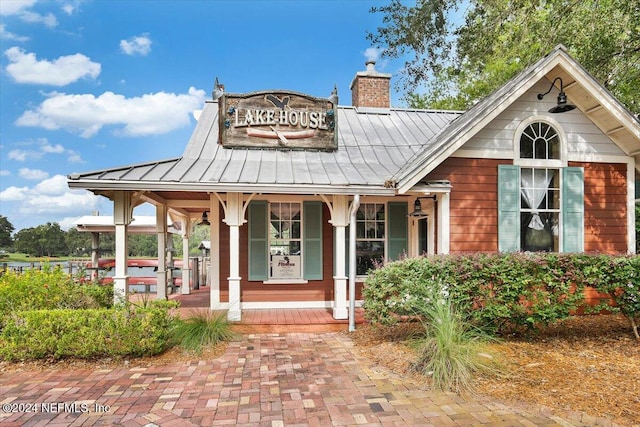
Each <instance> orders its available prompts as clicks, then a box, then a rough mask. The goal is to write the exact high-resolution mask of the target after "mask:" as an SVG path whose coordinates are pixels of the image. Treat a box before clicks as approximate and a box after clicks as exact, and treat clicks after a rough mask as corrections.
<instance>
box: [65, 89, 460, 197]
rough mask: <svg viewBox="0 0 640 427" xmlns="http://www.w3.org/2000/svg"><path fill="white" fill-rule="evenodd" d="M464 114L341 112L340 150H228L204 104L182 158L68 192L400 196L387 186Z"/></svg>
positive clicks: (94, 175)
mask: <svg viewBox="0 0 640 427" xmlns="http://www.w3.org/2000/svg"><path fill="white" fill-rule="evenodd" d="M460 114H461V112H455V111H447V112H440V111H427V110H410V109H386V110H381V109H377V110H376V109H367V110H358V109H357V108H354V107H342V106H341V107H338V126H337V129H338V149H337V150H335V151H304V150H282V149H278V150H274V149H268V148H265V149H256V148H224V147H223V146H221V145H220V144H219V143H218V104H217V103H216V102H214V101H207V102H206V104H205V107H204V110H203V111H202V113H201V115H200V117H199V119H198V124H197V126H196V128H195V130H194V132H193V134H192V136H191V139H190V140H189V143H188V145H187V147H186V149H185V151H184V153H183V155H182V157H180V158H177V159H168V160H162V161H157V162H150V163H144V164H137V165H129V166H123V167H118V168H112V169H106V170H99V171H93V172H86V173H81V174H74V175H71V176H70V177H69V185H70V186H71V187H76V188H78V187H79V188H86V189H90V190H94V191H95V190H99V191H101V192H103V194H106V193H104V192H105V191H109V190H117V189H120V190H140V189H145V190H147V191H163V192H171V191H192V192H207V191H208V192H225V191H240V192H269V193H289V194H296V193H297V194H317V193H319V192H322V193H324V194H340V193H345V194H354V193H355V192H358V193H360V194H389V195H392V194H395V189H394V188H390V187H389V186H388V183H387V180H388V179H389V178H390V177H391V176H393V175H394V174H396V173H397V172H398V170H400V169H401V168H403V167H404V166H405V165H406V163H407V162H408V161H409V160H410V159H412V158H415V156H416V154H417V153H419V152H421V151H424V150H425V149H426V148H429V141H433V136H434V135H435V134H436V133H437V132H439V131H440V129H442V128H444V127H446V126H447V125H448V124H449V123H450V122H451V121H452V120H453V119H455V118H456V117H458V116H459V115H460Z"/></svg>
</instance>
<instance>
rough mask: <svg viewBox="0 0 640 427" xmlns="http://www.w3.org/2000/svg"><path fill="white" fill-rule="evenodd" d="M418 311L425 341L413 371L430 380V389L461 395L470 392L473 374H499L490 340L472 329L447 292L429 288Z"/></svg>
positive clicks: (482, 333) (474, 328) (422, 341)
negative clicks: (490, 347) (489, 344)
mask: <svg viewBox="0 0 640 427" xmlns="http://www.w3.org/2000/svg"><path fill="white" fill-rule="evenodd" d="M419 305H420V308H419V309H418V311H417V313H416V314H417V315H418V316H419V317H420V319H421V322H422V325H423V328H424V338H422V339H420V340H419V341H418V343H419V345H418V350H419V357H418V360H417V361H416V362H415V363H414V364H413V365H412V366H413V368H414V369H415V370H416V371H418V372H420V373H422V374H423V375H426V376H428V377H430V378H431V384H432V386H433V388H435V389H437V390H443V391H453V392H458V393H459V392H463V391H468V390H471V389H473V380H474V377H475V376H476V374H478V373H483V374H485V375H486V374H492V375H495V374H498V373H499V372H500V369H501V368H500V367H499V365H498V363H497V361H496V359H495V357H494V355H493V354H492V352H491V350H490V349H489V347H488V345H487V342H489V341H491V337H490V336H489V335H487V334H485V333H484V332H482V331H481V330H479V329H478V328H476V327H474V326H473V325H472V324H471V323H470V322H469V321H467V319H465V317H464V316H463V315H462V314H461V313H460V312H459V311H458V310H457V309H456V308H455V307H454V305H453V304H452V302H451V300H450V297H449V295H448V290H447V289H446V288H442V289H437V288H436V289H432V291H431V292H430V295H429V297H428V298H427V299H425V300H423V301H422V302H421V303H420V304H419Z"/></svg>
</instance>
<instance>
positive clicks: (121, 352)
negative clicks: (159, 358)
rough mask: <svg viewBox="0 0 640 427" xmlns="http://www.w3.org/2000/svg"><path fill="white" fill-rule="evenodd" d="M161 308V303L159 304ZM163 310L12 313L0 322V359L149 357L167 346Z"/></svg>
mask: <svg viewBox="0 0 640 427" xmlns="http://www.w3.org/2000/svg"><path fill="white" fill-rule="evenodd" d="M164 305H166V304H164ZM169 313H170V312H169V310H168V307H164V306H162V304H161V305H160V306H157V305H155V304H152V305H151V307H149V308H143V309H136V310H129V309H125V308H121V309H80V310H77V309H76V310H73V309H55V310H29V311H14V312H12V313H10V314H8V315H5V316H4V317H3V318H2V320H1V321H0V358H2V359H5V360H12V361H18V360H35V359H43V358H52V359H62V358H65V357H79V358H85V359H94V358H100V357H120V356H142V355H154V354H158V353H161V352H163V351H165V350H166V349H167V348H169V347H170V346H171V345H172V342H171V341H172V339H171V337H172V321H173V318H172V316H171V315H170V314H169Z"/></svg>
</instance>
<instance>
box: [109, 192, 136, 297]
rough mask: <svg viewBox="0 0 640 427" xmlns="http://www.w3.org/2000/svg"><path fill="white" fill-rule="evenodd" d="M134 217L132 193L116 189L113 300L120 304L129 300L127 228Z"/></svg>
mask: <svg viewBox="0 0 640 427" xmlns="http://www.w3.org/2000/svg"><path fill="white" fill-rule="evenodd" d="M132 217H133V206H132V205H131V193H129V192H127V191H116V192H115V193H114V194H113V221H114V224H115V239H116V242H115V244H116V266H115V274H114V276H113V300H114V303H116V304H119V303H123V302H125V301H127V297H128V292H129V286H128V285H129V276H128V275H127V258H128V256H129V251H128V244H127V243H128V242H127V229H128V226H129V224H131V220H132Z"/></svg>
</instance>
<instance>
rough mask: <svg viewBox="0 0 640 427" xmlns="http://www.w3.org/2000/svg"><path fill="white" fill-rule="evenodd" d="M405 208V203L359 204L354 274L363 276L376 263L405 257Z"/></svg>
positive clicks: (407, 237) (406, 238) (407, 234)
mask: <svg viewBox="0 0 640 427" xmlns="http://www.w3.org/2000/svg"><path fill="white" fill-rule="evenodd" d="M407 209H408V208H407V202H406V201H402V202H387V203H362V204H361V205H360V207H359V208H358V212H357V213H356V224H355V225H356V245H355V246H356V274H357V275H359V276H361V275H366V274H367V273H368V271H369V270H370V269H372V268H374V267H375V266H376V264H382V263H383V262H384V261H387V260H396V259H399V258H401V257H402V256H403V255H406V253H407V247H408V239H409V232H408V223H407V213H408V211H407ZM347 252H348V251H347ZM347 256H348V253H347Z"/></svg>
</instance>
